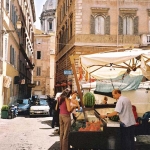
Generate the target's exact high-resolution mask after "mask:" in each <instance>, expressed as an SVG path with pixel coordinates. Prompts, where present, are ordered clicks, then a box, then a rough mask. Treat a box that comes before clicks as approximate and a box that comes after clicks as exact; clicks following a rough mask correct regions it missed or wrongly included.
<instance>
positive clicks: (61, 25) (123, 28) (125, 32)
mask: <svg viewBox="0 0 150 150" xmlns="http://www.w3.org/2000/svg"><path fill="white" fill-rule="evenodd" d="M149 8H150V0H143V1H141V0H75V1H73V0H59V1H58V6H57V35H56V36H57V51H56V85H57V83H61V82H63V81H64V80H66V76H65V75H64V70H71V69H72V68H71V62H70V58H69V56H71V55H78V56H79V55H81V54H90V53H99V52H100V53H101V52H108V51H118V50H124V49H126V48H129V49H132V48H133V47H137V48H148V46H149V44H150V39H149V38H150V36H149V33H150V9H149ZM75 64H76V70H77V73H79V72H80V66H79V65H78V59H76V60H75ZM72 79H73V77H72Z"/></svg>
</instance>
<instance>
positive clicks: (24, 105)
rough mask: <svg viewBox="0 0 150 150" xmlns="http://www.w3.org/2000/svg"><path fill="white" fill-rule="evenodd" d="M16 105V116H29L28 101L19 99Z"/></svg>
mask: <svg viewBox="0 0 150 150" xmlns="http://www.w3.org/2000/svg"><path fill="white" fill-rule="evenodd" d="M17 103H18V114H21V113H23V114H29V110H30V103H31V102H30V100H29V99H19V100H17Z"/></svg>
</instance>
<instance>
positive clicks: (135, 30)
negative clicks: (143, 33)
mask: <svg viewBox="0 0 150 150" xmlns="http://www.w3.org/2000/svg"><path fill="white" fill-rule="evenodd" d="M133 21H134V35H138V32H139V29H138V27H139V17H138V16H137V17H135V18H134V20H133Z"/></svg>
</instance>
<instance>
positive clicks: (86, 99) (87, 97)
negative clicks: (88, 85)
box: [83, 92, 95, 107]
mask: <svg viewBox="0 0 150 150" xmlns="http://www.w3.org/2000/svg"><path fill="white" fill-rule="evenodd" d="M83 104H84V106H85V107H93V106H94V105H95V96H94V94H92V93H91V92H87V93H85V94H84V95H83Z"/></svg>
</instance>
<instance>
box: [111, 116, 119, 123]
mask: <svg viewBox="0 0 150 150" xmlns="http://www.w3.org/2000/svg"><path fill="white" fill-rule="evenodd" d="M109 119H110V120H112V121H116V122H117V121H119V116H118V115H115V116H112V117H109Z"/></svg>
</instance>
